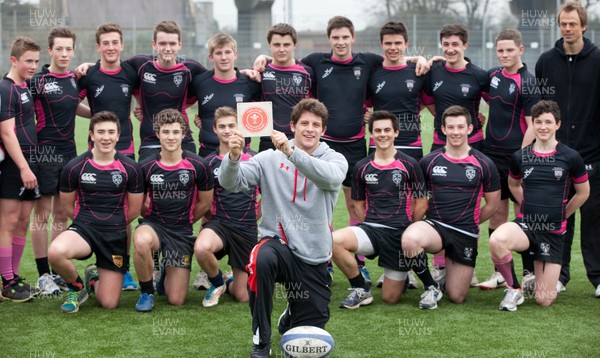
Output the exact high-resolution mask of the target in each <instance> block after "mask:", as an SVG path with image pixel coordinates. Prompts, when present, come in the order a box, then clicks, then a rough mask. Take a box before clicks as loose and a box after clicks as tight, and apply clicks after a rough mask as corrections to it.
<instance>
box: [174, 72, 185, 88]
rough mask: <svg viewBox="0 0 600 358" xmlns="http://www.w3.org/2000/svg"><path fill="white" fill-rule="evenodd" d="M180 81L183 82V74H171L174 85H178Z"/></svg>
mask: <svg viewBox="0 0 600 358" xmlns="http://www.w3.org/2000/svg"><path fill="white" fill-rule="evenodd" d="M181 82H183V76H182V75H181V74H176V75H175V76H173V83H175V86H177V87H179V85H180V84H181Z"/></svg>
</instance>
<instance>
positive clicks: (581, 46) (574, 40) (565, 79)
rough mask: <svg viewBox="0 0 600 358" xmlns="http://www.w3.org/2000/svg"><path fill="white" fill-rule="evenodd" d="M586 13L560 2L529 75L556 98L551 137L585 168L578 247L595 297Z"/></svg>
mask: <svg viewBox="0 0 600 358" xmlns="http://www.w3.org/2000/svg"><path fill="white" fill-rule="evenodd" d="M587 19H588V13H587V10H586V9H585V7H583V6H582V5H580V4H579V3H576V2H571V1H569V2H567V3H566V4H564V5H563V6H562V7H561V9H560V11H559V12H558V16H557V22H558V24H559V26H560V33H561V34H562V38H561V39H559V40H558V41H556V44H555V46H554V48H552V49H550V50H548V51H546V52H544V53H543V54H542V55H541V56H540V58H539V59H538V62H537V64H536V66H535V77H536V78H537V79H538V81H539V84H540V90H541V93H542V97H543V98H544V99H550V100H554V101H556V102H557V103H558V106H559V107H560V111H561V113H562V115H563V118H562V119H563V125H561V126H560V128H559V129H558V132H557V135H556V137H557V138H558V140H559V141H560V142H562V143H564V144H566V145H568V146H569V147H571V148H573V149H575V150H577V151H578V152H579V154H580V155H581V157H582V158H583V161H584V162H585V167H586V170H587V172H588V177H589V182H590V190H591V191H590V198H589V199H588V200H587V201H586V203H585V204H584V205H583V206H582V207H581V253H582V255H583V263H584V264H585V270H586V272H587V277H588V280H590V282H591V283H592V285H593V286H594V287H595V288H596V297H598V298H600V244H599V243H598V237H600V226H599V225H598V223H599V222H600V210H598V207H599V206H600V142H599V141H598V139H597V136H596V133H600V86H598V83H600V66H598V64H599V63H600V49H598V47H596V45H594V44H593V43H592V42H591V41H590V40H589V39H588V38H586V37H584V36H583V34H584V33H585V31H586V30H587ZM567 222H568V229H567V233H566V234H565V249H564V251H563V253H564V259H563V262H562V266H561V273H560V279H559V282H558V285H559V291H564V289H565V286H566V285H567V283H568V282H569V279H570V272H569V266H570V261H571V245H572V243H573V235H574V231H575V215H572V216H571V217H570V218H569V220H568V221H567Z"/></svg>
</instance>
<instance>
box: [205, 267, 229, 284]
mask: <svg viewBox="0 0 600 358" xmlns="http://www.w3.org/2000/svg"><path fill="white" fill-rule="evenodd" d="M208 280H209V281H210V283H211V284H212V285H213V286H215V287H219V286H223V285H224V284H225V281H223V273H221V270H219V273H218V274H217V276H215V277H209V278H208Z"/></svg>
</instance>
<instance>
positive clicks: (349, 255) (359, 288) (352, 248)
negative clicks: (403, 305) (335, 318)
mask: <svg viewBox="0 0 600 358" xmlns="http://www.w3.org/2000/svg"><path fill="white" fill-rule="evenodd" d="M359 236H360V238H359ZM361 239H362V240H361ZM361 241H363V244H364V245H363V246H370V247H371V251H373V247H372V246H371V243H370V241H369V238H368V237H367V234H366V233H365V232H364V231H363V230H362V229H361V228H359V227H357V226H351V227H347V228H344V229H340V230H336V231H335V232H334V233H333V261H334V262H335V264H336V265H337V266H338V267H339V269H340V271H342V273H343V274H344V275H345V276H346V278H348V281H349V282H350V290H351V291H352V292H351V293H350V295H349V296H348V297H347V298H346V299H345V300H344V301H342V302H340V308H349V309H355V308H358V307H360V306H364V305H368V304H370V303H372V302H373V296H372V294H371V287H370V286H369V284H367V283H366V282H365V278H364V277H363V276H362V274H361V273H360V271H359V270H358V264H357V263H356V260H355V259H354V255H353V253H355V252H358V251H359V249H360V246H361V245H360V242H361ZM361 253H363V252H361ZM371 253H372V252H371Z"/></svg>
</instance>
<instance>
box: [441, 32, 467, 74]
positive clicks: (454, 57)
mask: <svg viewBox="0 0 600 358" xmlns="http://www.w3.org/2000/svg"><path fill="white" fill-rule="evenodd" d="M467 47H468V46H467V44H466V43H464V42H463V41H462V40H461V38H460V37H458V36H457V35H451V36H448V37H443V38H442V52H443V54H444V57H446V63H447V64H448V65H449V66H450V67H455V66H461V64H462V63H463V62H464V60H465V50H466V49H467Z"/></svg>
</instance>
